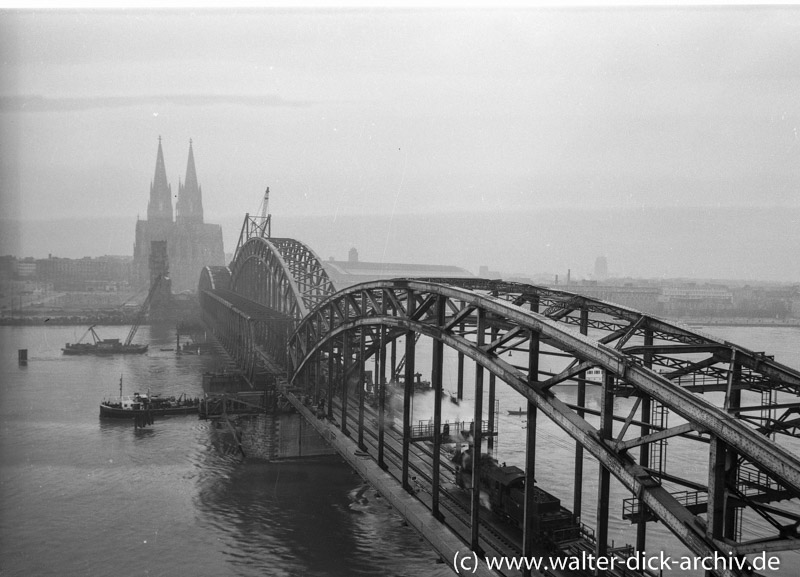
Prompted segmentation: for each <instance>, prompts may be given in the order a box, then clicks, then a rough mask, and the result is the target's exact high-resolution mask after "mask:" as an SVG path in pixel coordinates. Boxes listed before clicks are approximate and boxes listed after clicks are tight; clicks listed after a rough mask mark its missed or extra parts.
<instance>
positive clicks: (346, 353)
mask: <svg viewBox="0 0 800 577" xmlns="http://www.w3.org/2000/svg"><path fill="white" fill-rule="evenodd" d="M349 344H350V343H349V336H348V334H347V333H343V334H342V392H341V400H342V424H341V428H342V433H344V434H345V435H347V436H348V437H349V436H350V431H348V430H347V403H348V402H349V394H348V393H349V391H348V386H347V366H348V364H349V363H350V347H349Z"/></svg>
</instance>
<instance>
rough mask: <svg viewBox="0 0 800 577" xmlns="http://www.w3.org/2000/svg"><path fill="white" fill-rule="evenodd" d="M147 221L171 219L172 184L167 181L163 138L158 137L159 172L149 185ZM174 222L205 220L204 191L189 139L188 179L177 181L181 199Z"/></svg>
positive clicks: (186, 222) (169, 220)
mask: <svg viewBox="0 0 800 577" xmlns="http://www.w3.org/2000/svg"><path fill="white" fill-rule="evenodd" d="M147 220H149V221H151V222H162V223H171V222H172V186H171V185H170V184H169V183H168V182H167V170H166V167H165V164H164V152H163V151H162V149H161V137H160V136H159V137H158V155H157V157H156V172H155V176H154V177H153V182H152V183H151V184H150V202H149V203H148V205H147ZM175 222H176V223H178V224H184V223H185V224H202V223H203V193H202V189H201V188H200V185H199V184H198V183H197V172H196V170H195V166H194V151H193V150H192V141H191V140H189V160H188V162H187V164H186V182H184V183H181V182H180V180H179V181H178V202H177V203H176V205H175Z"/></svg>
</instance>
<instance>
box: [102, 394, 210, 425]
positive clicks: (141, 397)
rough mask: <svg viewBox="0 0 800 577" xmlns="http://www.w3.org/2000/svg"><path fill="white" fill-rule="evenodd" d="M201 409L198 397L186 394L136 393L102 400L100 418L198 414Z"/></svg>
mask: <svg viewBox="0 0 800 577" xmlns="http://www.w3.org/2000/svg"><path fill="white" fill-rule="evenodd" d="M199 410H200V400H199V399H197V398H187V397H185V396H184V395H181V396H180V397H178V398H175V397H161V396H159V395H146V394H141V393H134V394H133V395H131V396H125V397H120V398H119V399H114V400H104V401H103V402H101V403H100V418H109V419H133V418H135V417H136V415H140V414H148V415H151V416H154V417H158V416H163V415H191V414H195V415H196V414H197V413H198V412H199Z"/></svg>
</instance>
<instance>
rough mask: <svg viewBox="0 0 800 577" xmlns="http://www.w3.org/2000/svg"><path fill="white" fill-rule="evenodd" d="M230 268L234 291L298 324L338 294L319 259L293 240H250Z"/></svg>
mask: <svg viewBox="0 0 800 577" xmlns="http://www.w3.org/2000/svg"><path fill="white" fill-rule="evenodd" d="M230 269H231V289H232V290H233V291H234V292H236V293H237V294H239V295H241V296H243V297H245V298H248V299H250V300H252V301H254V302H256V303H258V304H261V305H263V306H265V307H268V308H270V309H272V310H274V311H277V312H279V313H281V314H283V315H286V316H288V317H291V318H293V319H296V320H297V321H298V322H299V321H300V320H301V319H302V318H304V317H305V316H306V315H307V314H308V311H309V310H310V309H311V308H313V307H314V306H315V305H316V304H317V303H318V302H319V301H321V300H322V299H323V298H325V297H327V296H328V295H330V294H333V293H334V292H335V289H334V288H333V284H332V283H331V281H330V279H329V278H328V274H327V273H326V272H325V269H324V268H323V267H322V264H321V262H320V260H319V258H318V257H317V256H316V255H315V254H314V252H313V251H312V250H311V249H309V248H308V247H306V246H305V245H304V244H303V243H301V242H298V241H296V240H293V239H287V238H263V237H254V238H251V239H249V240H248V241H247V242H245V243H244V244H243V245H242V246H241V247H240V249H239V250H238V251H237V253H236V256H235V258H234V260H233V262H232V263H231V266H230Z"/></svg>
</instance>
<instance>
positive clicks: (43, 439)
mask: <svg viewBox="0 0 800 577" xmlns="http://www.w3.org/2000/svg"><path fill="white" fill-rule="evenodd" d="M705 331H706V332H709V333H712V334H715V335H717V336H721V337H722V338H726V339H728V340H731V341H733V342H737V343H739V344H741V345H743V346H745V347H748V348H751V349H753V350H759V351H766V352H767V353H770V354H775V355H776V359H777V360H778V361H780V362H783V363H785V364H788V365H790V366H792V367H794V368H798V367H800V359H798V354H800V329H796V328H795V329H791V328H758V327H753V328H738V327H714V328H707V329H705ZM82 332H83V329H81V328H80V327H59V326H36V327H0V379H2V383H1V384H0V458H1V459H2V461H1V462H2V465H1V466H0V575H3V576H6V575H9V576H10V575H15V576H16V575H19V576H26V577H27V576H31V575H40V576H49V575H52V576H59V577H62V576H67V575H85V576H106V575H115V576H120V577H124V576H128V575H130V576H142V575H148V576H149V575H165V576H166V575H197V576H205V575H209V576H211V575H214V576H225V575H235V576H246V577H249V576H268V577H272V576H276V577H282V576H295V575H297V576H300V575H314V576H332V577H334V576H340V575H341V576H350V575H356V576H357V575H365V576H366V575H376V576H377V575H381V576H384V575H390V576H404V575H409V576H410V575H423V576H432V577H444V576H450V575H452V572H451V571H450V569H449V568H448V566H446V565H443V564H441V563H437V557H436V555H435V554H434V553H433V552H432V551H430V550H429V549H428V548H427V546H426V545H425V543H424V542H422V541H421V539H420V538H419V537H418V536H417V535H416V533H414V532H413V530H411V529H410V528H408V527H407V526H405V525H404V523H403V521H402V519H401V518H400V517H398V516H397V515H396V514H395V513H393V512H392V510H391V509H390V508H389V507H388V506H387V505H386V504H385V503H383V501H382V499H380V497H378V496H377V495H375V493H374V492H373V491H371V490H367V491H366V492H365V493H364V494H363V495H362V494H361V493H360V489H361V488H362V486H363V483H362V482H361V480H360V479H359V477H358V476H357V475H356V474H354V473H353V472H352V471H351V470H350V469H349V468H348V466H347V465H346V464H344V463H343V462H341V461H340V460H339V459H338V458H336V457H333V458H324V459H314V460H297V461H284V462H277V463H264V462H259V461H256V460H252V459H242V458H241V457H239V456H238V455H236V454H230V453H227V452H226V451H225V450H224V448H223V447H222V446H221V445H219V444H218V443H215V435H214V433H213V431H212V430H211V429H210V427H209V425H208V424H207V423H206V422H204V421H200V420H198V419H197V418H196V417H195V416H182V417H171V418H166V417H165V418H162V419H159V420H157V421H156V423H155V424H154V425H153V426H151V427H148V428H146V429H135V428H134V427H133V424H132V423H129V422H121V423H116V422H106V421H102V422H101V421H100V420H99V418H98V403H99V402H100V400H101V399H102V398H103V397H104V396H107V395H108V396H114V395H117V394H118V390H119V389H118V387H119V381H120V376H122V378H123V388H124V392H125V393H126V394H131V393H133V392H135V391H139V392H144V391H146V390H148V389H149V390H150V392H151V393H153V394H156V393H158V394H166V395H176V396H177V395H180V394H182V393H185V394H187V395H190V396H195V395H197V396H199V395H201V394H202V387H201V375H202V373H203V372H204V371H207V370H215V369H216V368H218V367H217V363H218V361H217V360H216V359H214V358H213V357H211V356H197V355H176V354H175V352H174V351H171V350H162V349H169V348H173V347H174V346H175V333H174V330H173V329H172V328H171V327H158V326H152V327H147V326H145V327H142V328H141V329H140V330H139V333H138V336H137V338H136V341H137V342H142V343H149V344H150V350H149V352H148V353H147V354H146V355H142V356H139V355H133V356H113V357H64V356H62V354H61V347H62V346H63V345H64V343H66V342H75V341H76V340H78V339H79V338H80V336H81V333H82ZM98 332H99V333H100V335H101V336H102V337H104V338H121V339H124V337H125V336H126V334H127V327H111V326H109V327H98ZM19 349H27V350H28V359H29V360H28V364H27V365H24V366H23V365H19V364H18V362H17V350H19ZM450 361H452V359H450ZM515 395H516V393H515V392H513V391H509V390H507V388H505V387H503V386H499V387H498V398H499V399H500V403H501V410H500V423H499V429H500V437H499V440H498V443H497V447H496V455H497V456H498V458H499V459H501V460H507V461H508V462H509V464H512V463H513V464H519V465H522V464H523V462H524V444H522V443H521V440H522V439H524V434H525V431H524V421H523V420H521V419H520V418H519V417H512V416H509V415H507V414H506V412H507V411H506V409H512V408H516V407H517V406H518V405H519V404H520V399H519V398H518V396H515ZM589 402H590V403H591V402H596V399H592V397H591V394H590V397H589ZM420 410H421V409H420ZM537 435H538V441H537V442H538V446H539V447H540V455H541V458H540V457H539V456H537V469H536V471H537V472H536V477H537V482H538V483H539V485H540V486H541V487H543V488H545V489H546V490H548V491H550V492H552V493H554V494H556V496H558V497H560V498H561V499H562V500H564V502H565V505H567V506H568V507H569V506H571V502H572V501H571V500H572V490H571V488H570V487H571V484H572V464H571V459H572V456H571V455H572V452H573V451H574V448H573V447H574V443H572V442H571V441H569V440H568V439H567V438H565V436H564V435H563V434H561V433H560V431H558V430H557V428H556V427H555V426H554V425H553V424H552V423H548V422H546V421H544V420H543V419H540V424H539V427H538V428H537ZM521 447H522V448H521ZM542 448H544V449H542ZM689 462H690V465H689V466H691V461H689ZM700 462H701V463H702V458H701V460H700ZM592 467H593V468H592ZM585 470H586V471H587V474H586V481H585V485H584V493H585V495H586V497H585V498H584V503H591V498H592V494H593V493H592V491H594V490H596V483H597V473H596V465H594V466H593V465H592V463H591V460H590V459H587V464H586V465H585ZM627 496H628V495H625V494H624V492H623V491H621V488H619V487H617V486H615V487H614V488H613V490H612V502H613V503H618V502H621V499H622V498H623V497H627ZM363 497H366V498H363ZM619 512H620V511H619V510H618V509H612V521H611V527H610V532H611V538H612V539H614V540H615V544H617V545H621V544H623V543H625V542H630V543H632V542H634V539H635V532H634V530H633V528H632V527H631V526H630V525H629V524H628V523H627V522H625V521H623V520H621V519H620V518H619V517H620V515H619ZM593 519H594V511H593V507H592V506H591V505H588V506H587V505H585V510H584V512H583V520H584V521H585V522H588V523H591V522H592V521H593ZM648 544H649V547H652V549H651V551H653V550H665V551H669V552H671V553H672V554H676V555H678V554H683V553H684V550H683V549H682V546H681V545H680V543H677V541H676V540H675V539H674V538H673V537H672V536H671V535H670V534H669V533H668V532H667V531H665V530H664V529H663V527H662V526H661V525H659V524H651V526H650V528H649V533H648ZM687 554H688V553H687ZM784 557H785V558H786V560H787V561H789V558H788V556H784ZM792 557H794V556H792ZM795 560H796V559H795ZM684 574H685V575H690V574H691V573H684ZM780 574H781V575H789V574H791V573H783V572H782V573H780Z"/></svg>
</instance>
